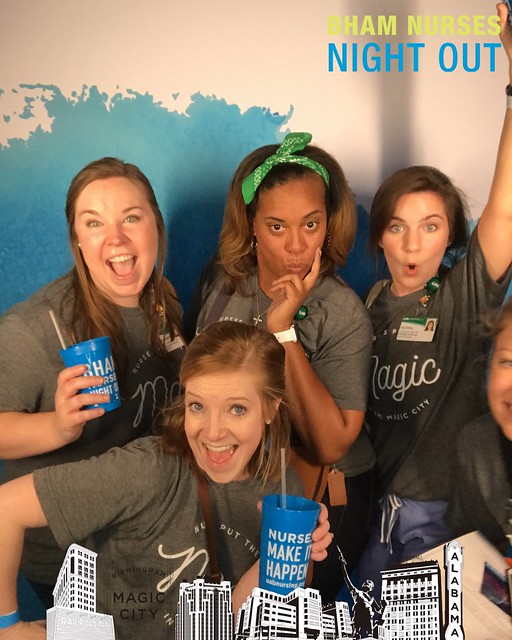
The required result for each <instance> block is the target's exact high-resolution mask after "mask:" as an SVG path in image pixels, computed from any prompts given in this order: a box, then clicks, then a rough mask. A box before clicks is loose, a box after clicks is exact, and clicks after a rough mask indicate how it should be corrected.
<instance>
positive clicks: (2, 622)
mask: <svg viewBox="0 0 512 640" xmlns="http://www.w3.org/2000/svg"><path fill="white" fill-rule="evenodd" d="M20 620H21V618H20V612H19V611H18V610H17V609H16V611H13V612H12V613H7V614H6V615H5V616H0V629H7V627H12V625H13V624H16V623H17V622H19V621H20Z"/></svg>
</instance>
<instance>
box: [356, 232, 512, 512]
mask: <svg viewBox="0 0 512 640" xmlns="http://www.w3.org/2000/svg"><path fill="white" fill-rule="evenodd" d="M511 275H512V273H511V270H509V273H508V274H507V276H506V277H505V278H504V280H503V281H502V282H501V283H499V284H498V283H496V282H494V281H493V280H492V278H491V277H490V276H489V274H488V273H487V269H486V267H485V261H484V256H483V254H482V250H481V248H480V245H479V243H478V236H477V234H476V233H473V235H472V238H471V241H470V244H469V247H468V252H467V254H466V256H465V257H464V258H463V259H462V260H461V261H460V262H458V263H457V264H456V265H455V266H454V267H453V268H452V269H451V270H450V271H449V272H448V274H447V275H446V276H445V277H444V279H443V280H442V282H441V285H440V287H439V289H438V291H437V292H436V293H435V294H434V295H433V296H432V297H431V299H430V301H429V302H428V305H427V308H426V309H423V307H422V306H421V304H420V303H419V298H420V296H421V295H422V294H421V292H415V293H411V294H409V295H406V296H402V297H397V296H395V295H394V294H393V293H392V292H391V290H390V287H389V284H388V285H387V286H386V287H384V289H383V290H382V292H381V293H380V294H379V295H378V296H377V298H376V299H375V301H374V302H373V304H372V305H371V307H370V315H371V318H372V322H373V328H374V343H373V344H374V347H373V363H372V372H371V383H370V393H369V400H368V411H367V414H366V420H367V423H368V424H369V426H370V431H371V435H372V439H373V442H374V446H375V449H376V452H377V467H378V472H379V475H380V479H381V482H382V488H383V489H384V490H385V491H386V492H388V493H391V492H393V493H397V494H399V495H401V496H403V497H406V498H410V499H413V500H447V499H448V498H449V496H450V492H451V490H452V489H453V484H454V475H455V474H456V470H457V467H456V465H455V464H454V460H455V452H456V445H455V443H456V439H457V436H458V433H459V431H460V429H461V428H462V427H463V426H464V425H465V424H466V423H467V422H469V421H470V420H472V419H473V418H474V417H475V416H478V415H480V414H482V413H483V412H484V411H485V367H486V359H487V353H488V347H489V344H488V341H487V340H486V339H485V338H484V332H483V328H482V326H481V320H482V318H483V316H484V315H485V314H486V313H487V312H488V311H489V310H490V309H492V308H495V307H499V305H500V304H501V302H502V301H503V298H504V296H505V293H506V291H507V287H508V284H509V283H510V279H511ZM418 310H419V312H420V313H424V314H425V316H426V317H428V318H434V319H437V321H438V323H437V327H436V330H435V332H434V338H433V340H432V342H419V341H413V342H406V341H403V340H398V339H397V335H398V331H399V329H400V325H401V323H402V320H403V318H404V317H411V316H417V315H418Z"/></svg>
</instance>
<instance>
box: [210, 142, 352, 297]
mask: <svg viewBox="0 0 512 640" xmlns="http://www.w3.org/2000/svg"><path fill="white" fill-rule="evenodd" d="M278 148H279V145H275V144H271V145H266V146H264V147H260V148H259V149H256V150H255V151H253V152H252V153H250V154H249V155H248V156H247V157H246V158H244V160H242V162H241V163H240V165H239V167H238V169H237V170H236V172H235V175H234V176H233V179H232V181H231V186H230V188H229V191H228V195H227V199H226V206H225V209H224V219H223V223H222V229H221V232H220V241H219V261H220V263H221V264H222V266H223V267H224V271H225V277H226V285H227V290H228V291H229V292H233V291H234V290H236V291H238V292H239V293H242V292H243V285H244V282H245V280H246V278H247V276H248V275H249V273H250V272H251V270H252V269H253V268H254V267H255V266H256V265H257V261H256V256H255V255H254V254H253V253H252V252H251V241H252V238H253V231H252V225H253V222H254V217H255V215H256V211H257V209H258V196H259V193H260V192H261V191H270V190H271V189H273V188H274V187H275V186H277V185H282V184H285V183H287V182H289V181H290V180H297V179H298V180H300V179H301V178H303V177H304V176H309V175H317V174H316V173H315V172H314V171H313V170H312V169H309V168H308V167H305V166H303V165H300V164H288V163H283V164H279V165H277V166H275V167H273V168H272V169H271V170H270V172H269V173H268V174H267V176H266V177H265V178H264V179H263V181H262V182H261V184H260V186H259V187H258V190H257V191H256V195H255V197H254V200H253V201H252V202H251V203H250V204H249V205H246V204H245V202H244V200H243V197H242V182H243V181H244V178H246V177H247V176H248V175H249V174H250V173H251V172H252V171H254V169H256V167H258V166H259V165H260V164H262V162H263V161H264V160H266V159H267V158H268V157H269V156H271V155H273V154H274V153H275V152H276V151H277V149H278ZM296 155H302V156H305V157H307V158H311V159H312V160H315V161H316V162H318V163H319V164H321V165H322V166H323V167H324V168H325V169H326V170H327V171H328V173H329V177H330V186H329V187H327V185H325V207H326V212H327V234H326V237H327V238H328V242H326V243H325V245H324V248H323V250H322V261H321V265H320V273H321V274H326V275H334V270H335V268H336V267H339V266H344V265H345V264H346V260H347V256H348V254H349V252H350V249H351V248H352V245H353V244H354V239H355V233H356V224H357V222H356V209H355V203H354V199H353V196H352V192H351V191H350V188H349V186H348V182H347V179H346V178H345V175H344V173H343V171H342V169H341V167H340V165H339V163H338V162H337V160H336V159H335V158H333V156H331V155H330V154H329V153H327V152H326V151H324V150H323V149H320V148H319V147H316V146H314V145H307V146H306V147H305V149H304V150H303V151H301V152H298V153H296Z"/></svg>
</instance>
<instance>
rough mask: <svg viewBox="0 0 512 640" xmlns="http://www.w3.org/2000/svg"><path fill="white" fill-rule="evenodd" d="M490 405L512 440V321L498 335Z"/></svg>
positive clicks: (490, 390)
mask: <svg viewBox="0 0 512 640" xmlns="http://www.w3.org/2000/svg"><path fill="white" fill-rule="evenodd" d="M487 398H488V400H489V407H490V408H491V412H492V415H493V416H494V419H495V420H496V422H497V423H498V424H499V425H500V427H501V430H502V431H503V433H504V434H505V437H506V438H508V439H509V440H512V322H509V324H508V326H506V327H505V328H504V329H503V330H502V331H501V332H500V333H499V334H498V336H497V338H496V341H495V345H494V351H493V354H492V358H491V366H490V369H489V384H488V387H487Z"/></svg>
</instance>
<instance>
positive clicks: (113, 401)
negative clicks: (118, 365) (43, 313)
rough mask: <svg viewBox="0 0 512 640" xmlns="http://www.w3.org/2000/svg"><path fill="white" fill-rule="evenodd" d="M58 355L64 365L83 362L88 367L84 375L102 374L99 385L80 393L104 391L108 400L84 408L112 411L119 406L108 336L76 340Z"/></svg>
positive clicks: (72, 365)
mask: <svg viewBox="0 0 512 640" xmlns="http://www.w3.org/2000/svg"><path fill="white" fill-rule="evenodd" d="M60 355H61V358H62V360H63V361H64V364H65V365H66V367H74V366H75V365H77V364H85V365H87V367H88V369H87V371H86V372H85V373H84V376H102V377H103V379H104V384H103V385H102V386H101V387H88V388H87V389H83V390H82V391H80V393H95V394H96V393H106V394H108V395H109V396H110V401H109V402H101V403H97V404H90V405H87V406H85V407H84V409H96V408H97V407H101V408H102V409H105V411H113V410H114V409H117V408H118V407H120V406H121V395H120V393H119V385H118V383H117V376H116V370H115V368H114V359H113V357H112V349H111V347H110V338H109V337H108V336H102V337H101V338H93V339H92V340H86V341H85V342H78V343H77V344H74V345H72V346H71V347H68V348H67V349H61V351H60Z"/></svg>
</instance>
